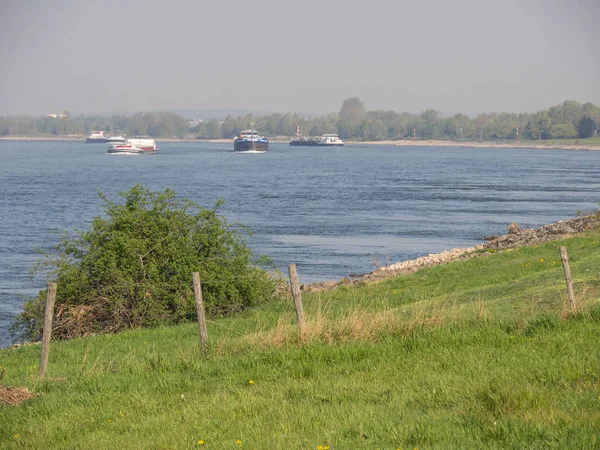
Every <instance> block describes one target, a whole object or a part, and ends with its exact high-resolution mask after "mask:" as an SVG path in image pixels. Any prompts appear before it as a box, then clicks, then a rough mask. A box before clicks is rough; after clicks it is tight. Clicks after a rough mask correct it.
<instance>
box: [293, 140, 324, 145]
mask: <svg viewBox="0 0 600 450" xmlns="http://www.w3.org/2000/svg"><path fill="white" fill-rule="evenodd" d="M290 145H293V146H298V147H315V146H317V145H319V141H317V140H314V139H293V140H291V141H290Z"/></svg>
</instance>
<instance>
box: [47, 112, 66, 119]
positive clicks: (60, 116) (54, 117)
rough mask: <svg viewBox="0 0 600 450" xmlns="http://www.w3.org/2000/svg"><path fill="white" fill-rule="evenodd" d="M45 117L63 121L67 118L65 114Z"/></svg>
mask: <svg viewBox="0 0 600 450" xmlns="http://www.w3.org/2000/svg"><path fill="white" fill-rule="evenodd" d="M46 117H51V118H53V119H64V118H65V117H68V115H67V114H64V113H61V114H46Z"/></svg>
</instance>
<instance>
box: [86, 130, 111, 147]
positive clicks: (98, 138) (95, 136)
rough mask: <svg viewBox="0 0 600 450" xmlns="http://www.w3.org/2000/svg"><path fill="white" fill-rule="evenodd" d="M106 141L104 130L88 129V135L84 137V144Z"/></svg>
mask: <svg viewBox="0 0 600 450" xmlns="http://www.w3.org/2000/svg"><path fill="white" fill-rule="evenodd" d="M105 142H106V136H105V135H104V131H90V134H88V137H87V138H85V143H86V144H104V143H105Z"/></svg>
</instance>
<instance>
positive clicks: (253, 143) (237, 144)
mask: <svg viewBox="0 0 600 450" xmlns="http://www.w3.org/2000/svg"><path fill="white" fill-rule="evenodd" d="M233 150H234V151H236V152H248V151H259V152H266V151H267V150H269V140H268V139H267V138H266V137H264V136H260V135H259V134H258V131H256V130H244V131H242V132H241V133H240V134H239V136H237V137H236V138H235V139H234V140H233Z"/></svg>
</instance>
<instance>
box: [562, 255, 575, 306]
mask: <svg viewBox="0 0 600 450" xmlns="http://www.w3.org/2000/svg"><path fill="white" fill-rule="evenodd" d="M560 260H561V261H562V266H563V270H564V272H565V280H567V293H568V294H569V300H570V301H571V308H572V309H573V310H575V309H576V307H577V305H576V304H575V292H574V291H573V279H572V278H571V268H570V267H569V256H568V255H567V249H566V248H565V247H560Z"/></svg>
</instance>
